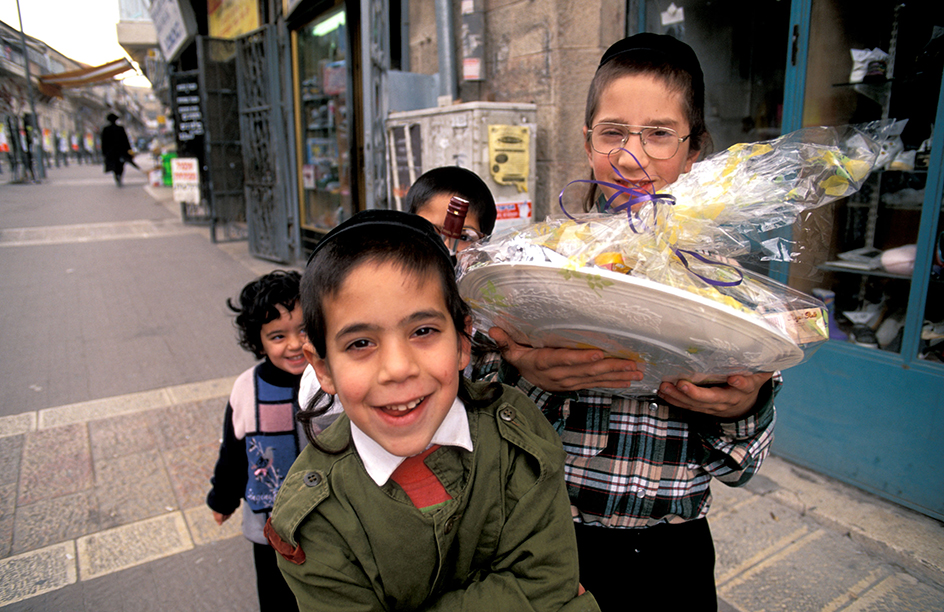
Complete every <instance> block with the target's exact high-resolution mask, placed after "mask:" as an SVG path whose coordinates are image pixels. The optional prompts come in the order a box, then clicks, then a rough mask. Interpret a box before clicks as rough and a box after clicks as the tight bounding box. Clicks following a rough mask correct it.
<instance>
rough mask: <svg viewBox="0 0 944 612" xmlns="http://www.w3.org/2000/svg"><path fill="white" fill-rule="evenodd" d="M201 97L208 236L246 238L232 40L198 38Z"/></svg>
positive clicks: (234, 44)
mask: <svg viewBox="0 0 944 612" xmlns="http://www.w3.org/2000/svg"><path fill="white" fill-rule="evenodd" d="M197 57H198V61H199V66H200V77H201V81H202V82H201V84H200V101H201V103H202V106H203V108H204V110H205V112H204V114H203V122H204V126H205V134H204V138H203V147H204V155H205V157H204V159H205V162H204V167H205V168H206V175H207V176H206V181H205V182H204V184H205V185H206V192H205V197H206V199H207V201H208V202H209V203H210V238H211V239H212V240H213V242H227V241H233V240H245V239H246V238H247V236H248V231H247V226H246V196H245V193H244V192H243V159H242V147H241V145H240V134H239V102H238V99H237V93H236V43H235V41H232V40H223V39H219V38H208V37H203V36H201V37H199V38H198V39H197Z"/></svg>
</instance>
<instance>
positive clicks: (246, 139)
mask: <svg viewBox="0 0 944 612" xmlns="http://www.w3.org/2000/svg"><path fill="white" fill-rule="evenodd" d="M278 59H279V45H278V39H277V35H276V29H275V26H272V25H268V26H265V27H263V28H260V29H259V30H256V31H255V32H252V33H250V34H248V35H247V36H244V37H242V38H239V39H237V41H236V66H237V82H238V85H239V126H240V133H241V140H242V157H243V169H244V172H243V184H244V192H245V197H246V220H247V224H248V228H249V252H250V253H251V254H252V255H254V256H256V257H260V258H263V259H270V260H274V261H280V262H290V261H292V260H293V257H294V252H293V251H294V241H293V240H292V239H291V236H292V231H293V230H295V229H296V228H295V227H294V226H295V216H294V214H292V213H291V212H290V208H291V207H289V206H288V202H290V201H292V200H291V199H290V198H289V197H288V196H289V193H291V192H290V188H291V186H292V185H293V181H292V172H291V169H290V164H289V157H288V151H289V144H288V142H287V138H288V125H287V124H286V122H285V115H286V113H285V110H284V108H283V99H282V97H281V91H282V88H281V79H280V72H279V61H278Z"/></svg>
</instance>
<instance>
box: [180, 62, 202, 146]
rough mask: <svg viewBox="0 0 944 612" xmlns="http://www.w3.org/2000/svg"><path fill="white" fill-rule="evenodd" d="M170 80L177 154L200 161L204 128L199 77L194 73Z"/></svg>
mask: <svg viewBox="0 0 944 612" xmlns="http://www.w3.org/2000/svg"><path fill="white" fill-rule="evenodd" d="M172 80H173V83H172V85H173V88H172V90H173V103H174V127H175V133H176V136H177V153H178V154H179V155H180V156H181V157H199V158H201V159H202V155H203V139H204V134H205V133H206V128H205V126H204V123H203V110H202V106H201V104H200V83H199V76H198V75H197V74H196V73H185V74H175V75H174V76H173V79H172Z"/></svg>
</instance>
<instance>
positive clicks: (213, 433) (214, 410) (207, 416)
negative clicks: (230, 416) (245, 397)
mask: <svg viewBox="0 0 944 612" xmlns="http://www.w3.org/2000/svg"><path fill="white" fill-rule="evenodd" d="M225 409H226V403H225V401H224V402H223V403H220V402H219V401H218V400H216V399H210V400H199V401H195V402H188V403H186V404H181V405H178V406H171V407H170V408H168V409H167V410H162V411H160V412H154V413H149V414H148V415H147V416H148V418H149V419H150V421H151V431H153V432H154V436H155V437H156V438H157V443H158V448H160V449H161V450H162V451H167V450H172V449H178V448H183V447H185V446H192V445H194V444H208V443H211V442H216V443H217V444H219V440H220V436H221V435H223V414H224V411H225Z"/></svg>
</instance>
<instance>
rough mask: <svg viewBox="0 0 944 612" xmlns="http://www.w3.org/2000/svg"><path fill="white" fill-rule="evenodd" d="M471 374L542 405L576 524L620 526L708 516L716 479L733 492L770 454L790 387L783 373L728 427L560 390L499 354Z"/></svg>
mask: <svg viewBox="0 0 944 612" xmlns="http://www.w3.org/2000/svg"><path fill="white" fill-rule="evenodd" d="M471 374H472V378H473V379H474V380H483V379H485V380H497V381H500V382H503V383H505V384H508V385H512V386H516V387H518V388H519V389H520V390H521V391H523V392H524V393H525V394H526V395H527V396H528V397H530V398H531V399H532V400H533V401H534V403H535V404H537V406H538V408H540V409H541V411H542V412H543V413H544V415H545V416H546V417H547V418H548V420H549V421H550V422H551V424H552V425H553V426H554V429H556V430H557V432H558V434H560V436H561V440H562V441H563V443H564V450H566V451H567V463H566V466H565V478H566V480H567V488H568V492H569V493H570V502H571V511H572V512H573V514H574V520H575V521H577V522H581V523H587V524H593V525H602V526H605V527H616V528H641V527H649V526H652V525H656V524H658V523H663V522H670V523H677V522H682V521H689V520H693V519H697V518H702V517H704V516H705V515H706V514H707V513H708V507H709V505H710V504H711V492H710V491H709V488H708V484H709V481H710V480H711V477H712V476H714V477H715V478H717V479H718V480H720V481H721V482H723V483H725V484H727V485H730V486H740V485H742V484H744V483H745V482H747V481H748V480H750V478H751V477H752V476H753V475H754V474H755V473H756V472H757V470H758V469H759V468H760V465H761V463H762V462H763V460H764V458H765V457H766V456H767V453H768V451H769V450H770V444H771V442H772V441H773V429H774V422H775V420H776V412H775V409H774V396H775V395H776V394H777V392H778V391H779V390H780V387H781V385H782V384H783V379H782V378H781V377H780V374H779V372H778V373H776V374H775V375H774V377H773V378H772V379H771V382H769V383H767V384H766V385H765V386H764V387H763V389H761V393H760V395H759V396H758V399H757V404H756V405H755V407H754V409H753V410H752V411H751V412H750V413H748V414H747V415H746V416H744V417H742V418H740V419H739V420H735V421H728V420H723V419H717V418H713V417H710V416H708V415H703V414H699V413H695V412H691V411H687V410H682V409H680V408H675V407H673V406H669V405H667V404H665V403H662V402H647V401H638V400H632V399H627V398H623V397H619V396H614V395H610V394H607V393H599V392H594V391H580V392H572V393H550V392H548V391H544V390H542V389H539V388H537V387H535V386H534V385H532V384H531V383H529V382H528V381H527V380H525V379H524V378H523V377H521V376H520V374H518V372H517V370H516V369H515V368H514V367H513V366H511V365H510V364H508V363H506V362H504V361H502V359H501V355H500V354H499V353H495V352H491V353H487V354H480V355H478V356H477V357H476V358H475V361H474V363H473V364H472V366H471Z"/></svg>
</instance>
